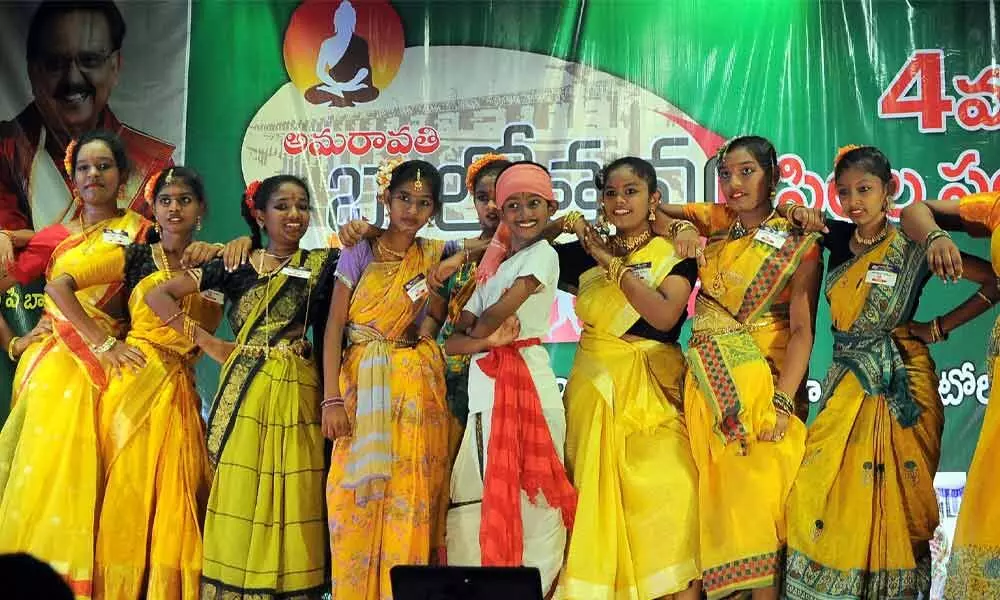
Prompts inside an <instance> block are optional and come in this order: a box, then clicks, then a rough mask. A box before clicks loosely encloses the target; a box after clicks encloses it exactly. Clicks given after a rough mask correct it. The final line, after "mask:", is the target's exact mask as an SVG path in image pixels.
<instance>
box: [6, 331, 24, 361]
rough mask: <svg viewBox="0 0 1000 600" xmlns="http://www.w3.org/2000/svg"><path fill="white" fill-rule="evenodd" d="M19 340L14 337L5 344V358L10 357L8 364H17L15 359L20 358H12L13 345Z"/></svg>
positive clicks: (17, 337)
mask: <svg viewBox="0 0 1000 600" xmlns="http://www.w3.org/2000/svg"><path fill="white" fill-rule="evenodd" d="M19 339H21V338H20V337H19V336H16V335H15V336H14V337H12V338H10V343H9V344H7V356H9V357H10V362H17V359H18V358H21V357H20V356H14V344H16V343H17V340H19Z"/></svg>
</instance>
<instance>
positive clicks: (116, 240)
mask: <svg viewBox="0 0 1000 600" xmlns="http://www.w3.org/2000/svg"><path fill="white" fill-rule="evenodd" d="M103 237H104V241H105V242H107V243H109V244H114V245H116V246H128V245H130V244H131V243H132V238H130V237H129V235H128V232H126V231H120V230H118V229H105V230H104V236H103Z"/></svg>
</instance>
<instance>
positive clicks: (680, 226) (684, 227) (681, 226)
mask: <svg viewBox="0 0 1000 600" xmlns="http://www.w3.org/2000/svg"><path fill="white" fill-rule="evenodd" d="M689 230H690V231H694V232H695V233H698V228H697V227H695V226H694V223H692V222H691V221H685V220H684V219H674V222H673V223H671V224H670V226H669V227H667V237H668V238H670V239H672V240H674V239H677V236H678V235H680V234H681V232H682V231H689Z"/></svg>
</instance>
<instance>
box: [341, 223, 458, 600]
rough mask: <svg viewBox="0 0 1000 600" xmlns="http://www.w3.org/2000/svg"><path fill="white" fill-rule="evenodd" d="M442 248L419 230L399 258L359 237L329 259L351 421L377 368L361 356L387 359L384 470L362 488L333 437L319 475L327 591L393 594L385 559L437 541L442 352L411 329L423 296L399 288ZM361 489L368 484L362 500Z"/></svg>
mask: <svg viewBox="0 0 1000 600" xmlns="http://www.w3.org/2000/svg"><path fill="white" fill-rule="evenodd" d="M442 250H443V244H442V243H441V242H437V241H433V240H418V241H417V243H415V244H413V245H411V246H410V248H409V250H408V251H407V253H406V256H405V258H404V259H403V260H402V261H400V262H374V261H373V260H372V257H371V250H370V247H369V246H368V244H367V243H362V244H359V245H358V246H355V247H354V248H350V249H348V250H345V252H344V255H343V257H342V258H341V264H340V265H339V267H338V277H339V278H340V279H341V281H343V282H344V283H345V284H347V285H348V286H349V287H351V288H352V289H353V293H352V295H351V305H350V309H349V312H348V319H347V320H348V327H347V329H348V332H347V335H348V337H349V345H348V347H347V348H346V350H345V351H344V358H343V361H342V363H341V369H340V390H341V392H342V393H343V395H344V400H345V403H346V408H347V414H348V416H349V418H350V419H351V424H352V426H353V427H355V428H357V425H358V422H359V420H360V417H361V416H362V415H360V414H358V403H359V397H361V396H363V395H367V394H369V393H370V391H371V390H370V389H366V388H369V386H371V385H372V381H374V380H376V379H373V378H372V377H371V376H370V375H371V374H372V372H373V371H375V370H376V369H373V368H369V365H375V364H378V365H382V366H383V367H387V370H388V372H386V371H385V370H384V369H379V371H380V376H382V377H388V379H389V385H388V390H385V391H387V392H388V393H389V398H388V402H387V404H388V406H385V407H384V408H385V410H386V416H387V422H386V426H387V428H388V431H387V432H383V434H382V435H384V433H388V440H387V448H386V450H387V456H386V457H384V460H385V461H386V463H387V464H386V465H385V467H386V469H387V475H388V476H387V477H386V478H383V479H379V480H377V482H376V483H375V484H374V485H373V486H370V487H368V488H364V489H363V488H361V487H357V486H355V485H354V483H353V479H354V478H353V474H354V471H353V469H352V468H351V467H352V465H353V464H354V463H355V460H356V459H357V458H359V456H357V455H355V454H354V452H352V447H354V443H355V438H354V437H348V438H340V439H338V440H337V441H336V442H335V443H334V447H333V458H332V465H331V467H330V475H329V479H328V482H327V507H328V514H329V519H330V543H331V548H332V552H333V554H332V579H333V598H334V600H347V599H359V600H377V599H381V600H387V599H389V598H392V588H391V585H390V582H389V569H391V568H392V567H394V566H396V565H401V564H403V565H405V564H410V565H412V564H427V563H428V561H429V559H430V557H431V552H432V550H434V549H435V547H436V546H437V545H439V544H443V541H444V531H443V528H444V523H443V521H442V516H443V512H442V508H443V507H444V505H445V503H446V502H447V497H448V487H447V476H448V467H449V465H448V424H449V421H450V419H451V415H450V413H449V410H448V407H447V405H446V404H445V399H444V395H445V386H444V359H443V357H442V355H441V350H440V348H439V347H438V346H437V343H436V342H435V341H434V340H431V339H421V340H419V341H418V340H415V339H413V338H412V337H411V336H412V334H411V325H412V324H413V322H414V319H415V317H416V316H417V314H418V312H419V311H420V309H421V308H422V307H423V302H422V301H416V302H415V301H412V300H411V299H410V297H409V296H408V295H407V293H406V291H404V286H405V284H406V283H407V282H410V281H411V280H413V278H414V277H417V276H419V275H425V276H426V273H427V272H428V270H429V269H430V268H431V267H432V266H434V265H435V264H436V263H437V262H438V261H439V260H440V259H441V253H442ZM383 381H384V379H383ZM366 410H368V409H366ZM355 433H358V432H357V430H355ZM358 441H359V442H362V441H363V440H360V439H359V440H358ZM358 451H360V448H355V452H358ZM363 491H364V492H365V493H367V494H369V495H367V496H366V500H363V499H362V492H363ZM361 502H364V503H363V504H361Z"/></svg>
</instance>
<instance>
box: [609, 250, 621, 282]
mask: <svg viewBox="0 0 1000 600" xmlns="http://www.w3.org/2000/svg"><path fill="white" fill-rule="evenodd" d="M624 267H625V261H623V260H622V259H621V258H620V257H618V256H615V257H613V258H612V259H611V260H610V261H609V262H608V268H607V276H608V281H614V282H615V283H616V284H617V283H618V281H619V280H621V277H622V273H621V272H622V269H623V268H624Z"/></svg>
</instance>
